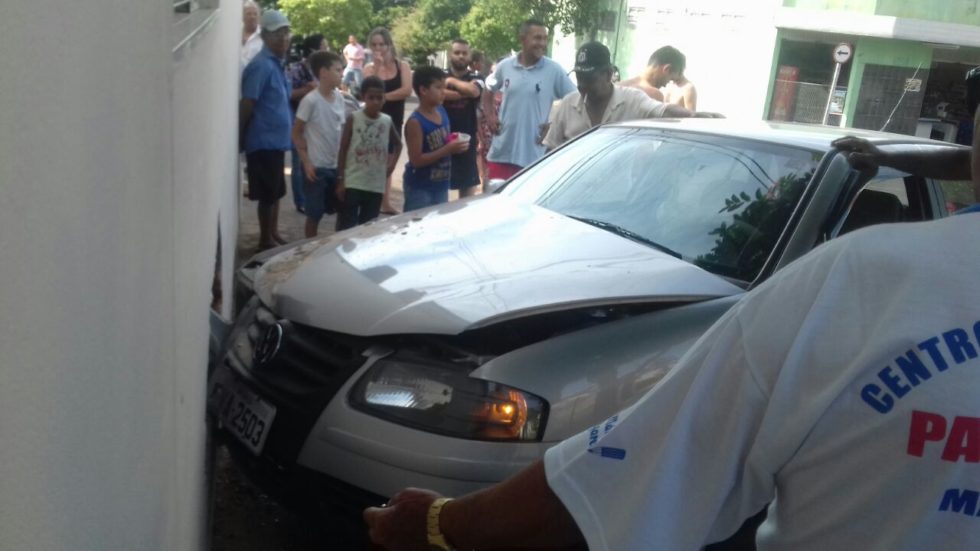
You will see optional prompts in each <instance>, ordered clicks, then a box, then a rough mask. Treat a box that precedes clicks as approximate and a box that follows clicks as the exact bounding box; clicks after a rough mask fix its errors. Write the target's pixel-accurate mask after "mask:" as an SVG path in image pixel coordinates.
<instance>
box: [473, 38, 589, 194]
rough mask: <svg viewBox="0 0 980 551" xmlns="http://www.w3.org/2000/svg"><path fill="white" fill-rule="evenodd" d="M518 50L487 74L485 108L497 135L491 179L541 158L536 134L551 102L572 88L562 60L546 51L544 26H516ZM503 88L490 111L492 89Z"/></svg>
mask: <svg viewBox="0 0 980 551" xmlns="http://www.w3.org/2000/svg"><path fill="white" fill-rule="evenodd" d="M520 39H521V51H520V52H518V54H517V55H514V56H511V57H509V58H507V59H505V60H503V61H501V62H500V63H498V64H497V69H496V70H495V71H494V72H493V75H491V76H490V78H488V79H487V88H488V91H487V92H486V93H484V94H483V102H484V104H483V105H484V109H483V112H484V113H485V114H486V116H487V118H488V124H489V125H490V129H491V131H494V132H495V133H496V134H497V135H496V136H495V137H494V138H493V145H491V146H490V152H489V153H487V172H488V176H489V178H491V179H504V180H506V179H508V178H510V177H511V176H513V175H514V174H516V173H517V172H518V171H519V170H521V169H522V168H524V167H526V166H528V165H529V164H531V163H533V162H534V161H537V160H538V159H540V158H541V157H542V156H543V155H544V153H545V148H544V146H543V145H541V144H540V143H539V142H540V139H539V135H540V133H541V128H542V125H545V124H547V123H548V112H549V111H550V110H551V104H552V103H554V102H555V100H559V99H561V98H563V97H565V96H566V95H568V94H571V93H572V92H574V91H575V85H574V84H572V81H571V79H570V78H568V74H567V73H566V72H565V70H564V69H562V67H561V65H559V64H558V63H556V62H555V61H553V60H551V59H550V58H548V57H545V55H544V54H545V52H546V51H547V48H548V29H547V27H545V26H544V23H542V22H540V21H537V20H535V19H529V20H527V21H525V22H524V23H523V24H522V25H521V29H520ZM497 91H502V92H503V101H502V102H501V104H500V116H499V118H498V117H496V116H494V112H495V111H494V106H493V94H494V92H497Z"/></svg>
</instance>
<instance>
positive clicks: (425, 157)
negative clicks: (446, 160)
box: [405, 118, 469, 168]
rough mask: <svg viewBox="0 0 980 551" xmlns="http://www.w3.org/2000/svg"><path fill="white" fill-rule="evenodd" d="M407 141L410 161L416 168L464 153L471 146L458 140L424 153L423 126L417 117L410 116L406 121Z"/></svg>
mask: <svg viewBox="0 0 980 551" xmlns="http://www.w3.org/2000/svg"><path fill="white" fill-rule="evenodd" d="M405 142H406V143H407V144H408V161H409V162H410V163H412V166H414V167H415V168H422V167H423V166H429V165H431V164H432V163H435V162H436V161H438V160H439V159H441V158H443V157H446V156H449V155H454V154H456V153H462V152H464V151H466V150H467V149H468V148H469V144H468V143H464V142H461V141H459V140H456V141H454V142H449V143H447V144H444V145H443V146H442V147H440V148H439V149H436V150H434V151H430V152H428V153H423V152H422V126H421V125H420V124H419V121H417V120H415V118H410V119H408V122H406V123H405Z"/></svg>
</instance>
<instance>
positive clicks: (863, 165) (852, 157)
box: [830, 136, 884, 171]
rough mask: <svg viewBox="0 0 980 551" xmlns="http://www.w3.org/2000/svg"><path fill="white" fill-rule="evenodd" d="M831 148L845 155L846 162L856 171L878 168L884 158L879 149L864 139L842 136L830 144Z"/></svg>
mask: <svg viewBox="0 0 980 551" xmlns="http://www.w3.org/2000/svg"><path fill="white" fill-rule="evenodd" d="M830 145H831V146H833V147H836V148H837V149H839V150H841V151H843V152H845V153H846V155H845V156H846V157H847V162H849V163H850V164H851V166H852V167H854V168H855V169H856V170H862V171H863V170H869V169H875V168H878V165H879V164H880V163H881V160H882V157H883V156H884V155H883V154H882V152H881V150H880V149H878V148H877V147H875V145H874V144H872V143H871V142H869V141H868V140H865V139H864V138H857V137H855V136H844V137H843V138H837V139H836V140H834V141H833V142H831V143H830Z"/></svg>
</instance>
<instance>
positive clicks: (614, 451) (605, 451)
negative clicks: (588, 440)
mask: <svg viewBox="0 0 980 551" xmlns="http://www.w3.org/2000/svg"><path fill="white" fill-rule="evenodd" d="M589 453H597V454H599V457H608V458H609V459H616V460H619V461H622V460H624V459H626V450H624V449H622V448H608V447H606V446H600V447H598V448H589Z"/></svg>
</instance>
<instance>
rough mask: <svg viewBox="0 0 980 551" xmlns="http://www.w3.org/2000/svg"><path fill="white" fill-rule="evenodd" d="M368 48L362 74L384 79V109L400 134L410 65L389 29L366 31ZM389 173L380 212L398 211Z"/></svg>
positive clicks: (408, 88) (409, 85) (409, 89)
mask: <svg viewBox="0 0 980 551" xmlns="http://www.w3.org/2000/svg"><path fill="white" fill-rule="evenodd" d="M367 45H368V48H370V49H371V54H372V56H373V59H372V61H371V63H368V64H367V66H365V67H364V76H365V77H368V76H372V75H373V76H377V77H380V78H381V80H383V81H384V83H385V104H384V107H382V108H381V111H382V112H383V113H386V114H388V116H390V117H391V120H392V122H394V123H395V130H397V131H398V135H399V136H401V133H402V124H403V123H404V121H405V98H407V97H408V96H410V95H412V68H411V67H409V65H408V63H406V62H405V61H403V60H400V59H398V51H397V50H396V49H395V44H394V43H393V42H392V40H391V33H390V32H388V29H385V28H384V27H377V28H376V29H374V30H372V31H371V32H370V33H369V34H368V38H367ZM390 190H391V176H389V177H388V181H387V182H386V183H385V194H384V199H383V200H382V201H381V212H382V213H384V214H397V213H398V211H396V210H395V208H394V207H392V206H391V203H390V202H389V198H388V196H389V192H390Z"/></svg>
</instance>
